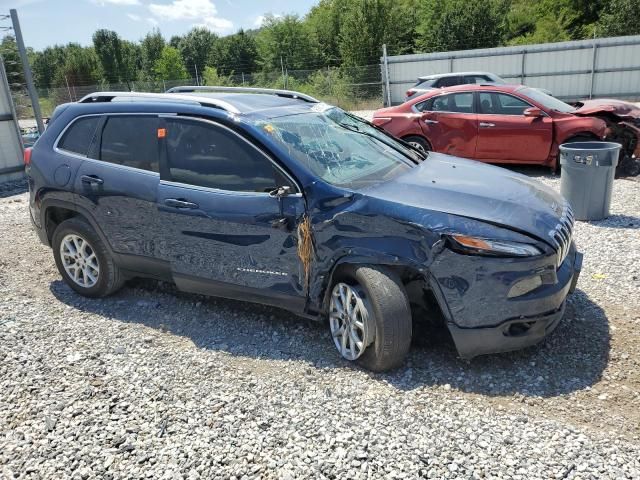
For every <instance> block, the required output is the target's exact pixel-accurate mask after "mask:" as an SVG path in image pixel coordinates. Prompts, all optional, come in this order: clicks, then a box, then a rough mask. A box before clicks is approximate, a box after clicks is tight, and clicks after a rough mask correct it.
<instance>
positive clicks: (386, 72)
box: [382, 43, 391, 107]
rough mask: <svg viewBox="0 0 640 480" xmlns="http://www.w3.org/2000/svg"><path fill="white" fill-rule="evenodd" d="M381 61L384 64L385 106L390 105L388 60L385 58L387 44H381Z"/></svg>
mask: <svg viewBox="0 0 640 480" xmlns="http://www.w3.org/2000/svg"><path fill="white" fill-rule="evenodd" d="M382 62H383V66H384V85H385V90H386V94H387V95H386V96H387V98H386V100H387V107H390V106H391V89H390V88H389V61H388V59H387V44H386V43H384V44H383V45H382Z"/></svg>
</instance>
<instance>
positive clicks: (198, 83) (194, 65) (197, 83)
mask: <svg viewBox="0 0 640 480" xmlns="http://www.w3.org/2000/svg"><path fill="white" fill-rule="evenodd" d="M193 68H195V69H196V85H198V86H200V82H198V65H196V64H195V63H194V64H193Z"/></svg>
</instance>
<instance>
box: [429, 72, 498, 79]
mask: <svg viewBox="0 0 640 480" xmlns="http://www.w3.org/2000/svg"><path fill="white" fill-rule="evenodd" d="M460 75H490V76H492V77H497V76H498V75H496V74H495V73H491V72H449V73H434V74H432V75H422V76H420V77H418V80H433V79H436V78H445V77H459V76H460Z"/></svg>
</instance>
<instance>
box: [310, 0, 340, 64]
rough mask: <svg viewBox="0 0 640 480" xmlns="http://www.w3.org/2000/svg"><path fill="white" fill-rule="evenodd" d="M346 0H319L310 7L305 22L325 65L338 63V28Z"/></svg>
mask: <svg viewBox="0 0 640 480" xmlns="http://www.w3.org/2000/svg"><path fill="white" fill-rule="evenodd" d="M347 4H348V0H320V2H319V3H318V4H317V5H315V6H313V7H312V8H311V11H310V12H309V13H308V15H307V17H306V19H305V22H306V23H307V25H308V27H309V30H310V31H311V34H312V35H313V40H314V43H315V44H316V45H317V46H318V54H319V56H320V58H321V59H322V62H323V63H324V64H326V65H339V64H340V39H339V36H340V28H341V26H342V18H343V14H344V10H345V8H346V6H347Z"/></svg>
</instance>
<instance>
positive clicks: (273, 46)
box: [257, 15, 322, 70]
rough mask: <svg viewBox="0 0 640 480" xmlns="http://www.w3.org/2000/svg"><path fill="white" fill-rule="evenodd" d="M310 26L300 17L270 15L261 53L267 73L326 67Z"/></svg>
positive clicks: (260, 40)
mask: <svg viewBox="0 0 640 480" xmlns="http://www.w3.org/2000/svg"><path fill="white" fill-rule="evenodd" d="M309 33H310V32H309V30H308V28H307V26H306V24H305V23H304V22H303V21H302V20H301V19H300V18H299V17H298V16H297V15H285V16H284V17H274V16H273V15H269V16H267V18H266V19H265V20H264V23H263V27H262V29H261V30H260V32H259V33H258V38H257V42H258V52H259V54H260V58H261V61H262V65H263V67H264V68H265V69H266V70H280V62H281V59H282V63H283V64H284V66H285V67H286V68H287V69H290V70H302V69H308V68H316V67H318V66H321V65H322V61H321V60H320V59H319V57H318V56H317V54H316V52H317V50H316V48H315V45H313V43H312V41H311V38H310V35H309Z"/></svg>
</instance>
